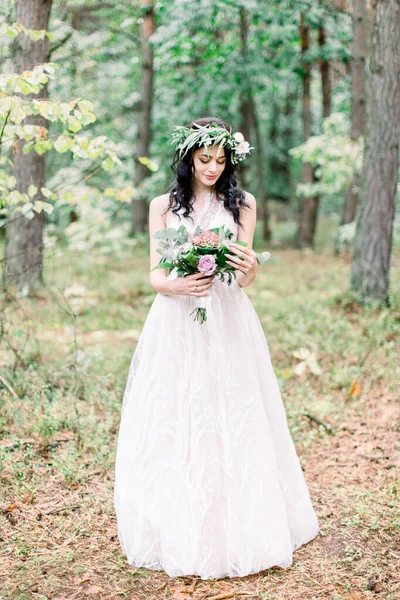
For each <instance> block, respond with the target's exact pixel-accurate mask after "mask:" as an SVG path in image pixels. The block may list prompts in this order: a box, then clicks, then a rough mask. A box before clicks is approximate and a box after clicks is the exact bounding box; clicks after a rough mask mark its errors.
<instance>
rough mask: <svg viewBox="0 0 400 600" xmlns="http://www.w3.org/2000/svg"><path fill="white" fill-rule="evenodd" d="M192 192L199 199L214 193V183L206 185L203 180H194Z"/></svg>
mask: <svg viewBox="0 0 400 600" xmlns="http://www.w3.org/2000/svg"><path fill="white" fill-rule="evenodd" d="M192 192H193V194H194V196H195V198H197V199H199V200H200V199H202V198H205V197H206V196H208V195H209V194H212V193H214V186H213V185H204V183H201V181H197V180H195V181H193V182H192Z"/></svg>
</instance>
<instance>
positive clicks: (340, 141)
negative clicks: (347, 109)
mask: <svg viewBox="0 0 400 600" xmlns="http://www.w3.org/2000/svg"><path fill="white" fill-rule="evenodd" d="M322 128H323V133H322V134H321V135H318V136H311V137H309V138H308V140H307V141H306V142H305V143H304V144H301V145H300V146H297V147H296V148H292V149H291V150H290V151H289V153H290V154H291V155H292V156H294V157H295V158H300V159H301V161H302V162H303V163H311V164H312V165H313V166H314V167H315V174H316V177H317V180H316V181H315V182H313V183H300V184H298V186H297V189H296V193H297V195H299V196H308V197H311V196H317V195H328V194H338V193H341V192H343V190H344V189H345V188H346V187H347V186H348V185H349V184H350V183H351V181H352V179H353V174H354V172H360V171H361V166H362V149H363V140H362V138H360V139H359V140H358V141H354V140H352V139H351V138H350V134H349V123H348V121H347V118H346V116H345V115H344V114H343V113H334V114H332V115H331V116H330V117H328V118H326V119H324V120H323V122H322Z"/></svg>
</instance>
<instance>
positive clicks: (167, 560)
mask: <svg viewBox="0 0 400 600" xmlns="http://www.w3.org/2000/svg"><path fill="white" fill-rule="evenodd" d="M171 142H172V143H173V144H174V145H175V148H176V152H175V157H174V162H173V165H172V168H173V171H174V173H175V176H176V177H175V179H176V181H175V183H174V185H173V187H172V190H171V192H170V193H169V194H164V195H161V196H157V197H156V198H154V199H153V200H152V201H151V203H150V212H149V215H150V222H149V233H150V269H152V268H153V267H154V266H155V265H156V264H157V263H158V262H159V254H157V252H156V250H157V246H156V240H155V239H154V233H155V232H156V231H159V230H161V229H165V228H178V227H179V225H181V224H183V225H185V227H186V228H187V229H188V231H189V232H190V233H193V232H194V230H195V229H196V227H198V226H199V227H200V228H201V229H202V230H205V229H210V228H213V227H221V226H222V225H225V226H226V227H228V228H229V229H230V230H231V231H232V232H233V234H234V238H233V239H234V240H243V241H245V242H247V243H248V246H247V247H244V246H240V245H238V244H236V245H235V244H232V245H231V246H230V258H229V262H230V264H231V266H233V267H234V268H235V269H236V271H235V272H236V279H234V280H233V283H232V284H231V285H227V283H223V282H221V281H220V280H219V279H218V278H216V277H213V276H208V277H204V276H203V275H202V274H201V273H199V274H194V275H189V276H187V277H184V278H182V277H177V276H176V273H174V272H173V271H172V272H171V273H170V275H167V274H166V271H165V269H159V270H155V271H152V272H150V281H151V285H152V286H153V288H154V289H155V290H156V291H157V292H158V294H157V296H156V298H155V300H154V302H153V304H152V306H151V308H150V311H149V313H148V316H147V319H146V321H145V324H144V326H143V329H142V332H141V335H140V338H139V341H138V344H137V346H136V349H135V352H134V354H133V358H132V361H131V365H130V368H129V373H128V379H127V383H126V388H125V393H124V397H123V404H122V411H121V421H120V428H119V435H118V445H117V454H116V462H115V487H114V503H115V510H116V516H117V525H118V537H119V540H120V543H121V547H122V550H123V552H124V554H125V555H126V557H127V561H128V563H129V564H130V565H133V566H136V567H145V568H147V569H155V570H164V571H165V572H166V573H167V574H168V575H170V576H171V577H175V576H182V575H198V576H200V577H201V578H202V579H212V578H221V577H226V576H228V577H237V576H245V575H249V574H251V573H257V572H259V571H261V570H264V569H268V568H270V567H272V566H280V567H281V568H283V569H286V568H287V567H289V566H290V565H291V564H292V562H293V552H294V550H296V548H298V547H299V546H301V545H303V544H305V543H306V542H309V541H310V540H312V539H313V538H315V537H316V536H317V534H318V532H319V526H318V521H317V517H316V514H315V512H314V509H313V506H312V503H311V499H310V495H309V490H308V487H307V483H306V481H305V479H304V476H303V473H302V469H301V465H300V461H299V458H298V456H297V454H296V450H295V446H294V443H293V441H292V438H291V435H290V432H289V429H288V424H287V419H286V413H285V409H284V405H283V402H282V398H281V395H280V389H279V385H278V382H277V378H276V376H275V372H274V370H273V367H272V364H271V358H270V354H269V349H268V344H267V341H266V339H265V336H264V333H263V330H262V327H261V324H260V321H259V319H258V316H257V313H256V312H255V309H254V307H253V305H252V304H251V301H250V300H249V298H248V296H247V295H246V293H245V292H244V291H243V288H244V287H246V286H248V285H249V284H251V283H252V282H253V281H254V278H255V277H256V274H257V268H258V267H257V260H256V257H255V252H254V251H253V250H252V243H253V235H254V229H255V224H256V201H255V198H254V196H252V195H251V194H249V193H248V192H244V191H243V190H241V189H240V188H239V187H237V184H236V179H235V169H236V167H237V164H238V163H239V162H240V161H241V160H243V159H244V158H246V156H247V154H249V151H250V146H249V144H248V143H247V142H246V141H245V140H244V139H243V136H242V134H240V133H239V132H236V133H235V134H232V132H231V128H230V127H229V126H228V125H227V124H226V123H225V122H224V121H222V120H221V119H219V118H203V119H197V120H196V121H193V122H192V123H190V124H189V126H188V127H176V128H175V132H174V134H173V136H172V139H171ZM199 298H203V301H204V299H206V301H207V303H208V304H207V321H205V322H204V323H202V324H199V323H197V322H194V321H193V317H192V316H190V313H191V312H192V311H193V310H194V308H195V307H196V305H197V304H196V303H198V302H199Z"/></svg>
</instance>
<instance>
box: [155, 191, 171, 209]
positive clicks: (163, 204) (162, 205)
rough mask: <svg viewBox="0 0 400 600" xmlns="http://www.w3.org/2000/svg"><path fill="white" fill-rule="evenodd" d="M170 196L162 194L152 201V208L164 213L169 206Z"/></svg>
mask: <svg viewBox="0 0 400 600" xmlns="http://www.w3.org/2000/svg"><path fill="white" fill-rule="evenodd" d="M169 196H170V195H169V194H161V196H156V197H155V198H153V200H151V201H150V206H151V207H152V208H154V209H156V210H159V211H160V212H164V210H166V209H167V208H168V206H169Z"/></svg>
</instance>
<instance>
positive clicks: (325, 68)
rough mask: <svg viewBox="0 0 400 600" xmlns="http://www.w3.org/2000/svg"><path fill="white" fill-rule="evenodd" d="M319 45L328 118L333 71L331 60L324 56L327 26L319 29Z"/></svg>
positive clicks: (323, 92) (323, 112) (323, 91)
mask: <svg viewBox="0 0 400 600" xmlns="http://www.w3.org/2000/svg"><path fill="white" fill-rule="evenodd" d="M318 45H319V48H320V52H321V55H320V59H319V71H320V73H321V83H322V117H323V118H324V119H326V117H329V115H330V114H331V73H330V64H329V60H326V58H325V57H324V51H325V45H326V31H325V27H322V26H321V27H320V28H319V30H318Z"/></svg>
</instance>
